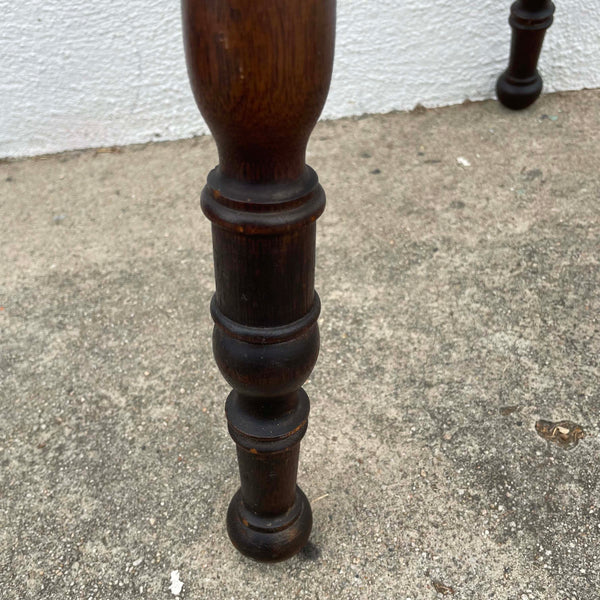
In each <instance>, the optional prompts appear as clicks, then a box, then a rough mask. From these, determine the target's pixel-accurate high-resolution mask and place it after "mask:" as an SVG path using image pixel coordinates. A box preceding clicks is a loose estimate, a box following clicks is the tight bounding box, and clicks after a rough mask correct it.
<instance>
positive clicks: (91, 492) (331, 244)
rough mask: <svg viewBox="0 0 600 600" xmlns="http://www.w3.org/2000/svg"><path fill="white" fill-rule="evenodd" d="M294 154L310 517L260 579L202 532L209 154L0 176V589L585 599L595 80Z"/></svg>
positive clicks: (599, 584)
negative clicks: (313, 213) (311, 308)
mask: <svg viewBox="0 0 600 600" xmlns="http://www.w3.org/2000/svg"><path fill="white" fill-rule="evenodd" d="M307 160H308V162H309V163H310V164H311V165H312V166H313V167H315V169H316V170H317V172H318V173H319V175H320V178H321V181H322V183H323V185H324V187H325V190H326V192H327V194H328V208H327V210H326V212H325V214H324V216H323V217H322V218H321V219H320V220H319V237H318V251H317V256H318V260H317V289H318V291H319V293H320V295H321V298H322V301H323V313H322V319H321V332H322V351H321V356H320V358H319V362H318V364H317V367H316V369H315V371H314V373H313V375H312V377H311V380H310V382H309V383H308V384H307V386H306V390H307V392H308V393H309V395H310V397H311V399H312V413H311V421H310V425H309V430H308V433H307V436H306V438H305V440H304V442H303V446H302V452H301V462H300V472H299V483H300V485H301V486H302V488H303V489H304V491H305V492H306V493H307V495H308V497H309V498H310V499H311V501H312V505H313V511H314V519H315V524H314V530H313V533H312V537H311V542H310V544H309V545H308V546H307V547H306V548H305V549H304V551H303V552H302V553H301V554H300V555H299V556H297V557H295V558H293V559H292V560H290V561H288V562H286V563H282V564H277V565H261V564H258V563H254V562H252V561H250V560H248V559H246V558H244V557H241V556H240V555H238V554H237V553H236V551H235V550H234V549H233V548H232V546H231V545H230V544H229V541H228V539H227V535H226V531H225V524H224V517H225V511H226V508H227V504H228V502H229V499H230V497H231V496H232V494H233V493H234V492H235V490H236V488H237V486H238V481H237V478H238V474H237V466H236V460H235V451H234V446H233V443H232V442H231V440H230V438H229V437H228V434H227V431H226V424H225V419H224V413H223V407H224V400H225V397H226V395H227V393H228V389H227V386H226V384H225V382H224V381H223V380H222V378H221V376H220V375H219V373H218V371H217V369H216V367H215V364H214V362H213V359H212V353H211V347H210V332H211V327H212V324H211V321H210V317H209V311H208V305H209V299H210V297H211V294H212V291H213V273H212V255H211V243H210V227H209V223H208V221H207V220H206V219H205V218H204V216H203V215H202V213H201V211H200V206H199V194H200V190H201V188H202V186H203V183H204V180H205V177H206V174H207V172H208V171H209V169H210V168H212V167H213V166H214V164H215V163H216V151H215V147H214V144H213V142H212V139H211V138H209V137H206V138H199V139H194V140H186V141H181V142H176V143H163V144H154V145H147V146H141V147H128V148H123V149H103V150H95V151H94V150H90V151H85V152H74V153H67V154H62V155H57V156H49V157H44V158H41V159H39V158H38V159H28V160H21V161H8V162H7V161H5V162H3V163H1V164H0V211H1V213H0V215H1V217H0V235H1V244H0V415H1V420H0V465H1V471H0V598H2V600H13V599H15V600H17V599H18V600H24V599H50V600H54V599H56V600H58V599H65V598H68V599H71V598H81V599H87V598H94V599H116V598H118V599H129V598H132V599H134V598H135V599H154V598H157V599H165V600H168V599H169V598H175V596H174V595H173V594H172V592H171V591H170V589H169V588H170V585H171V573H172V572H173V571H175V570H177V571H179V577H180V580H181V581H182V582H183V589H182V591H181V593H180V595H179V597H180V598H182V599H185V598H187V599H192V598H193V599H201V598H210V599H211V600H219V599H223V600H231V599H234V600H252V599H257V600H258V599H260V600H264V599H273V598H286V599H292V598H310V599H319V600H325V599H335V600H342V599H362V598H364V599H380V598H381V599H398V600H407V599H411V600H435V599H437V598H442V597H451V598H454V599H456V600H459V599H461V600H463V599H464V600H473V599H482V600H489V599H500V600H504V599H506V600H567V599H568V600H575V599H576V600H596V599H597V598H598V590H599V589H600V541H599V540H600V483H599V481H600V479H599V475H600V443H599V438H598V433H599V426H600V419H599V416H598V415H599V412H598V407H599V402H600V384H599V382H600V369H599V360H600V323H599V316H600V266H599V257H600V170H599V165H600V91H582V92H575V93H568V94H555V95H548V96H543V97H542V98H540V100H539V101H538V102H537V103H536V104H535V105H534V106H533V107H531V108H530V109H528V110H525V111H523V112H520V113H512V112H509V111H507V110H506V109H503V108H502V107H501V106H500V105H499V104H498V103H496V102H493V101H488V102H483V103H475V104H474V103H469V104H464V105H460V106H454V107H450V108H443V109H436V110H424V109H422V110H415V111H413V112H411V113H395V114H389V115H384V116H381V115H379V116H369V117H365V118H360V119H345V120H341V121H336V122H324V123H320V124H319V125H318V126H317V128H316V130H315V132H314V135H313V137H312V141H311V143H310V146H309V155H308V159H307ZM540 419H544V420H549V421H553V422H559V421H563V420H567V421H569V422H571V423H572V424H573V426H575V425H578V426H580V427H581V428H583V431H584V432H585V437H583V438H582V439H580V440H579V442H578V443H577V444H576V445H575V444H573V445H572V446H571V447H570V448H569V449H565V448H564V447H563V446H561V445H560V444H558V443H555V442H557V441H558V436H560V435H561V431H562V430H556V431H555V432H554V438H552V435H553V434H552V431H551V433H550V438H549V439H548V436H547V437H546V438H544V437H542V436H541V435H539V434H538V432H537V431H536V427H535V425H536V422H537V421H538V420H540ZM564 429H566V430H567V432H568V430H569V427H568V426H567V427H564V426H563V430H564ZM562 432H563V433H564V431H562Z"/></svg>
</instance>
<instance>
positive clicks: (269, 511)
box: [182, 0, 335, 561]
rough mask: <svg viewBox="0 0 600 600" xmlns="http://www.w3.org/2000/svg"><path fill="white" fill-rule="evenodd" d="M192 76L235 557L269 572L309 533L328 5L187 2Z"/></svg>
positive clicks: (309, 1) (330, 23) (331, 16)
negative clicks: (210, 143) (318, 159)
mask: <svg viewBox="0 0 600 600" xmlns="http://www.w3.org/2000/svg"><path fill="white" fill-rule="evenodd" d="M182 9H183V29H184V41H185V51H186V59H187V65H188V73H189V77H190V81H191V85H192V89H193V91H194V95H195V98H196V102H197V103H198V106H199V108H200V111H201V113H202V115H203V116H204V118H205V120H206V122H207V123H208V125H209V127H210V129H211V131H212V133H213V135H214V138H215V142H216V144H217V148H218V151H219V166H217V167H216V168H215V169H214V170H213V171H211V172H210V174H209V175H208V182H207V185H206V187H205V188H204V190H203V192H202V209H203V211H204V213H205V215H206V216H207V217H208V218H209V219H210V220H211V221H212V234H213V250H214V263H215V279H216V293H215V295H214V297H213V300H212V303H211V313H212V317H213V319H214V322H215V327H214V333H213V350H214V354H215V358H216V361H217V364H218V366H219V369H220V370H221V373H222V374H223V376H224V377H225V379H226V380H227V381H228V382H229V384H230V385H231V386H232V388H233V391H232V392H231V393H230V395H229V397H228V398H227V402H226V406H225V412H226V416H227V421H228V426H229V433H230V434H231V437H232V438H233V439H234V441H235V443H236V445H237V455H238V463H239V468H240V478H241V488H240V489H239V490H238V492H237V493H236V494H235V496H234V497H233V499H232V501H231V504H230V506H229V511H228V514H227V529H228V532H229V537H230V538H231V541H232V542H233V544H234V545H235V546H236V547H237V548H238V550H240V551H241V552H243V553H244V554H246V555H248V556H250V557H252V558H255V559H258V560H265V561H275V560H283V559H285V558H288V557H290V556H292V555H293V554H295V553H296V552H298V550H300V549H301V548H302V546H303V545H304V544H305V543H306V541H307V540H308V536H309V534H310V530H311V527H312V513H311V509H310V505H309V503H308V500H307V499H306V496H305V495H304V494H303V493H302V490H300V488H299V487H298V486H297V485H296V474H297V469H298V455H299V450H300V440H301V439H302V437H303V436H304V433H305V432H306V428H307V423H308V412H309V400H308V396H307V395H306V393H305V392H304V391H303V390H302V388H301V386H302V384H303V383H304V382H305V381H306V379H307V378H308V376H309V375H310V372H311V370H312V368H313V366H314V365H315V362H316V360H317V355H318V352H319V331H318V327H317V318H318V316H319V310H320V303H319V297H318V296H317V294H316V293H315V291H314V269H315V230H316V219H317V218H318V217H319V215H320V214H321V213H322V211H323V209H324V207H325V194H324V192H323V189H322V188H321V186H320V185H319V181H318V178H317V175H316V173H315V172H314V171H313V170H312V169H311V168H310V167H308V166H306V164H305V152H306V144H307V141H308V138H309V136H310V133H311V131H312V129H313V127H314V125H315V123H316V121H317V118H318V116H319V114H320V112H321V109H322V108H323V104H324V103H325V99H326V97H327V92H328V88H329V81H330V78H331V69H332V64H333V48H334V33H335V0H182Z"/></svg>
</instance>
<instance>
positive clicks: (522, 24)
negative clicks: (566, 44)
mask: <svg viewBox="0 0 600 600" xmlns="http://www.w3.org/2000/svg"><path fill="white" fill-rule="evenodd" d="M553 15H554V4H552V2H551V1H550V0H517V1H516V2H515V3H514V4H513V5H512V6H511V7H510V18H509V19H508V22H509V24H510V26H511V27H512V30H513V31H512V41H511V47H510V58H509V62H508V68H507V69H506V71H504V73H502V75H500V77H499V78H498V82H497V84H496V95H497V96H498V100H500V102H502V104H504V106H506V107H508V108H512V109H513V110H519V109H521V108H526V107H528V106H529V105H530V104H533V103H534V102H535V101H536V100H537V99H538V97H539V95H540V94H541V93H542V85H543V82H542V78H541V77H540V74H539V73H538V71H537V64H538V59H539V56H540V52H541V50H542V44H543V43H544V35H545V34H546V29H548V27H550V25H552V19H553Z"/></svg>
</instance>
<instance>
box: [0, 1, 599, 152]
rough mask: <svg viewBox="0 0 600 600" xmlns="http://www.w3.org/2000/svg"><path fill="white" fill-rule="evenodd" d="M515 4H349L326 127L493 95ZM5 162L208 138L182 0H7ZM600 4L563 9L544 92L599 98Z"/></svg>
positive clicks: (1, 76) (341, 16)
mask: <svg viewBox="0 0 600 600" xmlns="http://www.w3.org/2000/svg"><path fill="white" fill-rule="evenodd" d="M509 5H510V1H509V0H506V1H499V0H482V1H480V2H475V3H474V2H472V1H469V0H404V1H399V0H338V27H337V48H336V62H335V67H334V75H333V81H332V85H331V91H330V95H329V99H328V102H327V105H326V107H325V110H324V112H323V117H324V118H329V119H331V118H338V117H342V116H347V115H356V114H362V113H374V112H387V111H390V110H394V109H400V110H403V109H411V108H412V107H414V106H415V105H416V104H417V103H421V104H423V105H425V106H442V105H446V104H453V103H457V102H462V101H463V100H465V99H467V98H469V99H472V100H477V99H483V98H490V97H493V94H494V84H495V80H496V77H497V76H498V74H499V73H500V72H501V71H502V70H503V69H504V68H505V66H506V62H507V58H508V50H509V42H510V28H509V26H508V23H507V18H508V13H509ZM0 14H1V15H2V17H3V18H2V21H1V22H0V101H1V102H0V156H23V155H33V154H40V153H47V152H57V151H61V150H67V149H74V148H85V147H94V146H107V145H113V144H128V143H136V142H145V141H148V140H158V139H177V138H181V137H189V136H192V135H197V134H202V133H206V132H207V128H206V125H205V124H204V123H203V122H202V120H201V119H200V117H199V115H198V112H197V109H196V107H195V105H194V102H193V99H192V94H191V92H190V89H189V85H188V81H187V75H186V71H185V63H184V57H183V49H182V42H181V28H180V13H179V0H110V2H109V1H108V0H105V1H104V2H89V1H88V0H19V1H16V0H0ZM598 15H600V0H587V1H584V0H564V1H562V0H557V11H556V14H555V22H554V25H553V26H552V27H551V29H550V30H549V31H548V33H547V36H546V41H545V44H544V49H543V52H542V57H541V60H540V72H541V73H542V76H543V78H544V83H545V86H546V87H545V91H555V90H570V89H581V88H583V87H587V88H594V87H600V20H599V18H598Z"/></svg>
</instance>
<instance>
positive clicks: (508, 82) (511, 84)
mask: <svg viewBox="0 0 600 600" xmlns="http://www.w3.org/2000/svg"><path fill="white" fill-rule="evenodd" d="M542 87H543V82H542V78H541V77H540V74H539V73H538V72H537V71H536V72H535V75H533V76H532V77H529V78H527V79H515V78H514V77H510V76H509V75H508V74H507V72H506V71H505V72H504V73H502V75H500V77H499V78H498V82H497V84H496V95H497V96H498V100H500V102H502V104H504V106H506V107H507V108H510V109H512V110H521V109H523V108H527V107H528V106H530V105H531V104H533V103H534V102H535V101H536V100H537V99H538V98H539V96H540V94H541V93H542Z"/></svg>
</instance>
